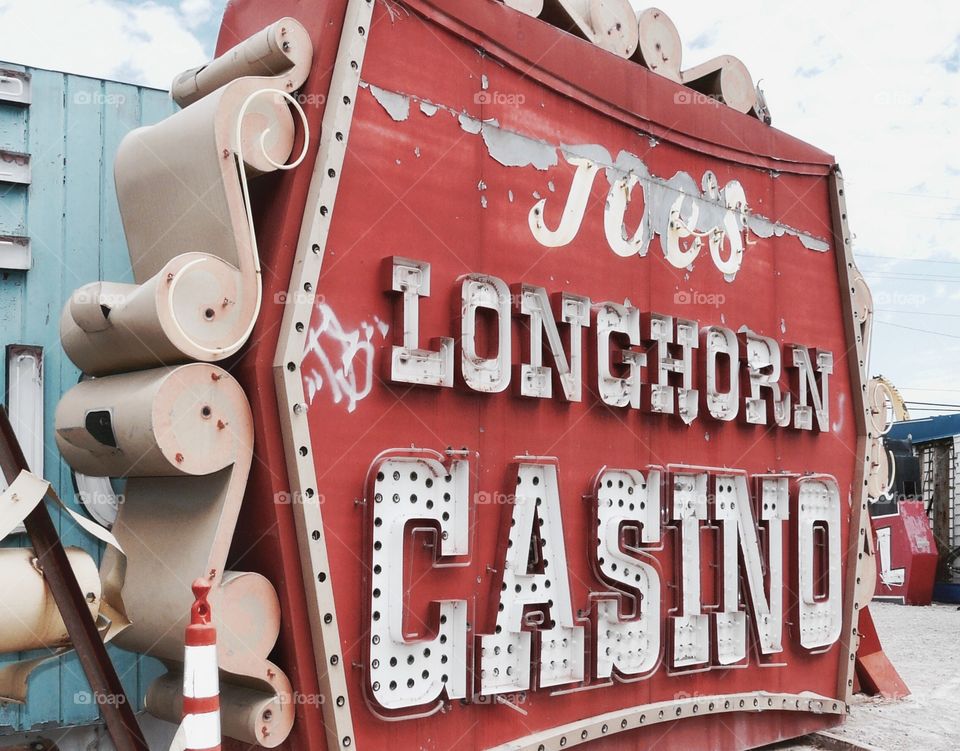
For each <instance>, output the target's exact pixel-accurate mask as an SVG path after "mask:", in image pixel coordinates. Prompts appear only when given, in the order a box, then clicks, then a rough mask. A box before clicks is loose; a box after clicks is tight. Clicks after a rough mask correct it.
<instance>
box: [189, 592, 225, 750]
mask: <svg viewBox="0 0 960 751" xmlns="http://www.w3.org/2000/svg"><path fill="white" fill-rule="evenodd" d="M193 594H194V597H195V598H196V600H195V601H194V603H193V607H192V608H191V609H190V625H189V626H187V630H186V634H185V636H184V659H183V724H182V725H181V727H182V729H183V740H184V748H185V749H186V751H220V673H219V670H218V668H217V630H216V629H215V628H214V627H213V623H211V616H210V604H209V603H208V602H207V595H209V594H210V582H208V581H207V580H206V579H197V580H196V581H195V582H194V583H193Z"/></svg>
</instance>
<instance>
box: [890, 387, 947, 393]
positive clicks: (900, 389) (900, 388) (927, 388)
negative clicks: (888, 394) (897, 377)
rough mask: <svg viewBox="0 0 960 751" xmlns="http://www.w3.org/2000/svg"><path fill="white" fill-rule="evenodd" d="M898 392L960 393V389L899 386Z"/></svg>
mask: <svg viewBox="0 0 960 751" xmlns="http://www.w3.org/2000/svg"><path fill="white" fill-rule="evenodd" d="M897 390H898V391H943V392H955V393H960V389H943V388H940V387H939V386H897Z"/></svg>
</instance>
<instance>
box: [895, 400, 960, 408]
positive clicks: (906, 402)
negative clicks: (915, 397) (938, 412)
mask: <svg viewBox="0 0 960 751" xmlns="http://www.w3.org/2000/svg"><path fill="white" fill-rule="evenodd" d="M904 403H905V404H916V405H924V406H927V407H955V408H956V409H960V404H945V403H943V402H912V401H910V400H906V401H905V402H904Z"/></svg>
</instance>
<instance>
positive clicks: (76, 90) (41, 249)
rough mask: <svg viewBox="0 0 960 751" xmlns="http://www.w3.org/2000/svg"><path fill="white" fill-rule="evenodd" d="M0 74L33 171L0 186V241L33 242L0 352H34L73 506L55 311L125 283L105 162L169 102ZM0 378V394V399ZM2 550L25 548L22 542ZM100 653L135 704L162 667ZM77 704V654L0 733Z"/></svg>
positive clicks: (70, 718) (52, 467)
mask: <svg viewBox="0 0 960 751" xmlns="http://www.w3.org/2000/svg"><path fill="white" fill-rule="evenodd" d="M0 68H7V69H14V70H27V71H28V72H29V73H30V74H31V76H32V82H31V86H32V100H33V101H32V104H30V106H29V107H26V108H25V107H20V106H14V105H9V104H6V103H3V102H0V149H7V150H11V151H19V152H26V153H29V154H30V155H31V166H32V182H31V184H30V185H29V186H20V185H9V184H5V183H0V234H18V235H28V236H29V237H30V238H31V240H32V244H33V268H31V269H30V270H29V271H6V270H2V271H0V345H3V347H5V345H7V344H30V345H39V346H42V347H43V354H44V358H43V359H44V363H43V365H44V410H45V435H44V442H45V447H46V450H45V455H44V474H45V476H46V478H47V479H48V480H50V481H51V482H52V483H53V485H54V487H55V488H56V490H57V491H58V492H59V494H60V497H61V498H62V499H63V500H64V502H66V503H68V504H70V505H71V506H72V507H74V508H75V509H76V508H77V507H78V503H77V500H76V498H75V497H74V490H73V482H72V477H71V473H70V470H69V468H68V467H67V466H66V465H65V464H64V463H63V462H62V461H61V460H60V455H59V453H58V451H57V448H56V444H55V443H54V439H53V435H54V432H53V431H54V426H53V416H54V410H55V409H56V406H57V402H58V400H59V399H60V396H61V394H63V392H65V391H66V390H68V389H69V388H70V387H71V386H73V385H74V384H76V382H77V379H78V377H79V372H78V370H77V369H76V368H75V367H74V365H73V364H72V363H71V362H70V361H69V360H68V359H67V358H66V357H65V356H64V354H63V351H62V350H61V348H60V341H59V336H58V328H59V318H60V312H61V310H62V309H63V305H64V303H65V301H66V300H67V299H68V298H69V296H70V294H71V293H72V292H73V290H74V289H76V288H77V287H80V286H81V285H83V284H86V283H88V282H92V281H95V280H97V279H107V280H110V281H133V279H132V274H131V272H130V263H129V259H128V257H127V249H126V243H125V241H124V236H123V225H122V224H121V221H120V213H119V210H118V208H117V199H116V193H115V189H114V182H113V161H114V155H115V154H116V151H117V146H118V145H119V143H120V139H122V138H123V136H124V135H125V134H126V133H127V132H128V131H130V130H132V129H133V128H136V127H138V126H140V125H149V124H151V123H155V122H157V121H158V120H162V119H163V118H164V117H166V116H168V115H169V114H171V113H172V112H173V111H174V110H175V109H176V105H174V104H173V103H172V102H171V101H170V99H169V97H168V96H167V94H166V92H163V91H156V90H153V89H144V88H140V87H136V86H130V85H127V84H120V83H114V82H111V81H101V80H97V79H92V78H85V77H82V76H73V75H65V74H63V73H56V72H52V71H46V70H36V69H29V68H28V69H24V68H23V67H22V66H17V65H10V64H6V63H0ZM3 347H0V352H3ZM4 370H5V369H4V368H0V393H6V383H5V378H6V374H5V372H4ZM81 513H82V512H81ZM54 522H55V523H56V524H57V527H58V529H59V530H60V535H61V537H62V539H63V542H64V544H65V545H76V546H80V547H83V548H86V549H87V550H89V551H90V552H91V553H93V554H94V555H95V557H96V558H97V560H98V561H99V558H100V551H99V549H98V547H97V545H94V544H93V543H92V542H91V540H90V538H88V537H87V536H86V535H85V534H83V533H82V532H81V531H79V530H78V529H77V528H76V525H74V524H73V522H72V521H71V520H70V519H69V517H67V515H66V514H62V513H55V516H54ZM4 544H5V545H23V546H27V545H29V543H28V542H27V541H26V539H25V537H24V536H22V535H17V536H14V537H11V538H9V539H8V540H6V541H4ZM2 575H3V572H0V576H2ZM0 628H2V624H0ZM109 649H110V653H111V656H112V658H113V660H114V663H115V664H116V666H117V670H118V672H119V673H120V676H121V679H122V681H123V684H124V686H125V688H126V691H127V693H128V697H129V698H130V699H131V701H135V702H137V706H138V707H139V706H140V705H141V703H142V700H143V694H144V692H145V691H146V688H147V686H148V685H149V682H150V681H151V680H152V679H153V678H154V677H156V676H157V675H159V674H160V673H162V672H163V670H162V668H161V667H160V666H159V664H158V663H156V662H155V661H154V660H152V659H147V658H139V659H138V658H137V657H136V656H134V655H132V654H130V653H129V652H124V651H123V650H119V649H115V648H113V647H110V648H109ZM21 656H22V655H21ZM3 659H4V658H0V662H2V661H3ZM6 659H11V658H6ZM87 697H89V688H88V685H87V682H86V679H85V677H84V675H83V670H82V669H81V668H80V665H79V663H78V662H77V659H76V656H74V655H71V656H67V657H64V658H61V659H59V660H56V661H53V662H52V663H48V664H47V665H44V666H43V667H41V668H40V669H39V670H38V671H37V672H36V673H35V674H34V676H33V677H32V678H31V681H30V694H29V697H28V702H27V704H26V706H22V707H21V706H19V705H6V706H0V734H2V733H7V732H13V731H15V730H21V729H22V730H25V729H29V728H31V727H34V726H36V725H39V724H49V723H53V724H59V725H78V724H85V723H89V722H92V721H94V720H96V718H97V716H98V711H97V708H96V707H95V706H92V705H91V703H90V702H89V701H88V700H86V699H87Z"/></svg>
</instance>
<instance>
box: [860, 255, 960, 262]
mask: <svg viewBox="0 0 960 751" xmlns="http://www.w3.org/2000/svg"><path fill="white" fill-rule="evenodd" d="M855 256H856V257H857V258H882V259H883V260H885V261H904V262H906V263H950V264H960V261H953V260H950V261H938V260H937V259H935V258H900V257H898V256H881V255H876V254H874V253H856V254H855Z"/></svg>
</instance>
